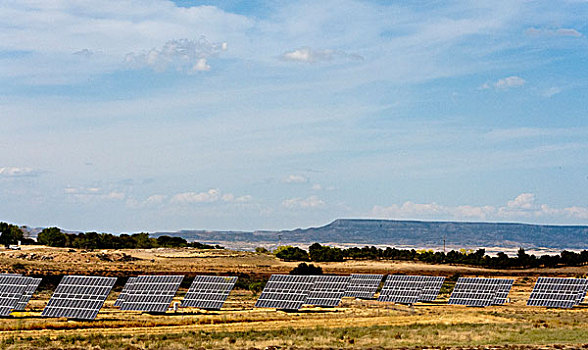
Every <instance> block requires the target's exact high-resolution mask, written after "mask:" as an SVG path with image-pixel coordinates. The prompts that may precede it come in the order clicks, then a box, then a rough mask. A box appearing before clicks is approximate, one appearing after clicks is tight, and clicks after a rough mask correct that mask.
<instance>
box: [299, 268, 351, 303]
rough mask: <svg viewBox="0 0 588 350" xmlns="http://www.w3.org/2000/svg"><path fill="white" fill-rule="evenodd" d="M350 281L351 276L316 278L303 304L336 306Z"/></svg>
mask: <svg viewBox="0 0 588 350" xmlns="http://www.w3.org/2000/svg"><path fill="white" fill-rule="evenodd" d="M350 280H351V276H328V275H324V276H323V275H321V276H316V278H315V281H314V284H313V285H312V289H311V290H310V292H309V293H308V296H307V297H306V301H305V302H304V303H305V304H308V305H315V306H327V307H335V306H338V305H339V303H340V302H341V298H342V297H343V294H345V291H346V290H347V285H348V284H349V281H350Z"/></svg>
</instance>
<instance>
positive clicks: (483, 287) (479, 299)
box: [447, 277, 501, 307]
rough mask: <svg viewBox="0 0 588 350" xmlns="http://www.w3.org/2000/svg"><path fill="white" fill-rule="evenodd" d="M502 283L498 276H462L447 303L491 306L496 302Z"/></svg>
mask: <svg viewBox="0 0 588 350" xmlns="http://www.w3.org/2000/svg"><path fill="white" fill-rule="evenodd" d="M500 283H501V282H500V279H498V278H478V277H460V278H459V279H458V280H457V283H456V284H455V288H454V289H453V292H452V293H451V296H450V297H449V301H448V302H447V304H449V305H466V306H477V307H486V306H490V305H492V303H493V302H494V298H495V296H496V291H497V290H498V288H499V287H498V286H499V285H500Z"/></svg>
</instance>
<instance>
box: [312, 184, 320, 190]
mask: <svg viewBox="0 0 588 350" xmlns="http://www.w3.org/2000/svg"><path fill="white" fill-rule="evenodd" d="M322 189H323V186H321V184H314V185H312V190H313V191H320V190H322Z"/></svg>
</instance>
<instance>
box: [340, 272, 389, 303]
mask: <svg viewBox="0 0 588 350" xmlns="http://www.w3.org/2000/svg"><path fill="white" fill-rule="evenodd" d="M383 277H384V275H365V274H352V275H351V280H350V281H349V284H348V285H347V290H346V291H345V294H344V295H343V296H344V297H352V298H362V299H371V298H373V297H374V294H376V292H377V291H378V287H380V283H381V282H382V278H383Z"/></svg>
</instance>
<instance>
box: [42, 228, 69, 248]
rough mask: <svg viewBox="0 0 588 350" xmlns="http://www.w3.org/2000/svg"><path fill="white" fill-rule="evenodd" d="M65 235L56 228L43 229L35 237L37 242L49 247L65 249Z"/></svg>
mask: <svg viewBox="0 0 588 350" xmlns="http://www.w3.org/2000/svg"><path fill="white" fill-rule="evenodd" d="M65 240H66V237H65V234H64V233H63V232H61V230H60V229H59V228H58V227H49V228H44V229H43V231H41V232H39V235H38V236H37V242H39V243H40V244H43V245H48V246H50V247H65Z"/></svg>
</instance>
